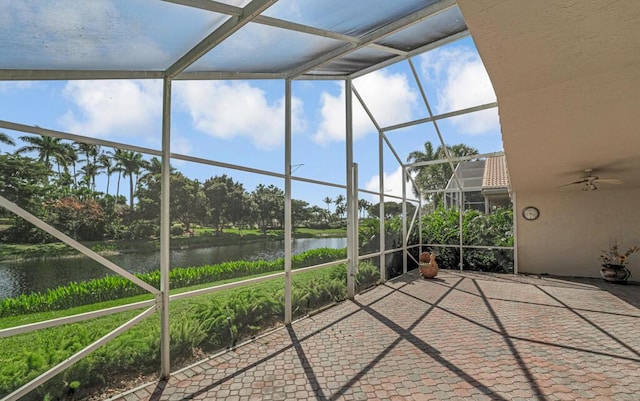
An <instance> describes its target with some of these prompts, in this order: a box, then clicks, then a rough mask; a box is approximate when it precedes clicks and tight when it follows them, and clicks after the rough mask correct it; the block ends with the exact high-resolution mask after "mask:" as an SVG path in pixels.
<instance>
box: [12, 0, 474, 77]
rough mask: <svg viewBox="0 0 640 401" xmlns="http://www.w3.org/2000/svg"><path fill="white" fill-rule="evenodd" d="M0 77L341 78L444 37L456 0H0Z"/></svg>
mask: <svg viewBox="0 0 640 401" xmlns="http://www.w3.org/2000/svg"><path fill="white" fill-rule="evenodd" d="M0 4H2V10H3V11H2V16H0V21H2V23H0V31H1V32H2V33H1V34H0V54H2V57H1V58H0V80H44V79H53V80H58V79H60V80H71V79H139V78H156V79H160V78H170V79H185V80H189V79H285V78H290V79H345V78H347V77H351V78H355V77H358V76H361V75H364V74H366V73H368V72H371V71H374V70H377V69H380V68H383V67H385V66H387V65H390V64H393V63H396V62H398V61H401V60H404V59H407V58H408V57H411V56H412V55H415V54H419V53H422V52H425V51H426V50H429V49H431V48H435V47H438V46H441V45H443V44H445V43H447V42H449V41H453V40H455V39H458V38H460V37H462V36H465V35H466V34H467V26H466V24H465V21H464V19H463V17H462V14H461V12H460V10H459V8H458V6H457V4H456V2H455V1H453V0H443V1H437V0H393V1H389V0H349V1H344V0H280V1H277V0H253V1H247V0H224V1H209V0H166V1H161V0H92V1H76V0H56V1H38V0H22V1H14V0H0Z"/></svg>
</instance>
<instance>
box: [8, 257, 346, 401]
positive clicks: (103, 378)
mask: <svg viewBox="0 0 640 401" xmlns="http://www.w3.org/2000/svg"><path fill="white" fill-rule="evenodd" d="M343 268H346V267H345V266H344V265H342V266H340V267H333V268H324V269H319V270H314V271H310V272H304V273H300V274H297V275H294V276H293V278H292V280H293V288H294V302H293V304H294V308H295V311H294V316H300V314H305V313H307V312H306V311H308V310H309V308H315V309H317V308H320V307H322V306H324V305H327V304H329V303H332V302H335V300H336V299H338V300H339V299H344V296H345V294H346V293H345V291H346V289H345V288H343V287H344V285H343V284H341V282H340V280H339V279H338V280H336V278H335V277H336V269H343ZM345 274H346V273H345ZM245 278H247V277H243V278H242V279H245ZM230 281H234V280H225V281H220V282H216V283H209V284H206V285H199V286H194V287H188V288H182V289H179V290H176V291H175V292H178V291H189V290H193V289H198V288H202V287H205V286H211V285H213V284H223V283H226V282H230ZM283 290H284V279H283V278H276V279H271V280H267V281H265V282H261V283H256V284H250V285H246V286H243V287H239V288H232V289H226V290H222V291H219V292H216V293H210V294H204V295H200V296H197V297H194V298H188V299H181V300H176V301H173V302H171V307H170V314H171V355H172V369H173V370H175V369H177V368H179V367H180V366H182V365H183V364H185V363H189V362H191V361H192V358H193V350H194V349H202V350H203V351H205V352H213V351H215V350H219V349H223V348H224V347H225V346H229V345H230V344H232V343H235V342H236V341H242V340H243V339H246V338H248V337H250V336H252V335H256V334H257V333H260V332H263V331H265V330H268V329H270V328H273V327H274V324H278V322H280V324H281V323H282V312H283V306H282V294H283ZM175 292H172V293H175ZM144 299H149V296H147V295H142V296H137V297H131V298H126V299H119V300H115V301H111V302H103V303H100V304H94V305H87V306H84V307H78V308H72V309H68V310H62V311H55V312H46V313H38V314H31V315H23V316H19V317H10V318H4V319H1V320H0V327H11V326H15V325H17V324H27V323H33V322H37V321H41V320H42V319H51V318H56V317H62V316H68V315H72V314H76V313H82V312H87V311H90V310H96V309H100V308H104V307H112V306H116V305H121V304H127V303H132V302H137V301H140V300H144ZM140 312H141V310H134V311H127V312H121V313H117V314H114V315H110V316H104V317H99V318H95V319H91V320H89V321H85V322H80V323H74V324H68V325H64V326H58V327H52V328H48V329H43V330H38V331H35V332H31V333H26V334H21V335H17V336H13V337H9V338H2V339H0V360H1V361H2V364H0V397H2V396H4V395H6V394H8V393H9V392H11V391H12V390H14V389H16V388H18V387H19V386H21V385H22V384H24V383H26V382H27V381H28V380H31V379H33V378H34V377H36V376H37V375H38V374H40V373H42V372H43V371H45V370H47V369H49V368H51V367H52V366H54V365H55V364H57V363H59V362H61V361H62V360H64V359H65V358H68V357H69V356H70V355H72V354H73V353H75V352H77V351H79V350H80V349H82V348H83V347H85V346H87V345H88V344H90V343H91V342H93V341H95V340H97V339H98V338H100V337H101V336H103V335H105V334H106V333H108V332H109V331H111V330H113V329H114V328H116V327H117V326H118V325H121V324H123V323H124V322H126V321H127V320H129V319H131V318H132V317H134V316H135V315H137V314H138V313H140ZM159 341H160V322H159V314H157V313H156V314H154V315H153V316H152V317H150V318H147V319H145V320H144V321H142V322H140V323H138V324H137V325H136V326H134V327H133V328H131V329H129V330H128V331H127V332H125V333H123V334H121V335H120V336H118V337H117V338H116V339H114V340H113V341H111V342H110V343H109V344H107V345H105V346H103V347H101V348H100V349H98V350H97V351H95V352H93V353H92V354H91V355H89V356H88V357H86V358H84V359H83V360H82V361H80V362H79V363H78V364H76V365H74V366H73V367H72V368H70V369H68V370H67V371H65V372H63V373H62V374H60V375H58V376H56V378H54V379H52V380H51V381H50V382H48V383H47V385H46V386H45V387H43V388H40V389H39V390H37V394H36V398H34V399H47V394H49V399H56V397H60V396H61V395H62V396H63V395H64V394H65V392H66V391H68V388H69V386H70V385H71V383H74V385H77V386H78V388H79V389H80V390H81V391H85V392H89V393H91V392H98V393H99V392H100V391H101V390H100V388H103V387H104V386H108V385H109V384H110V383H112V381H113V380H115V381H116V382H117V381H118V379H121V378H123V377H126V375H132V377H136V376H138V375H140V374H152V373H154V372H156V371H157V370H158V369H159V345H160V344H159Z"/></svg>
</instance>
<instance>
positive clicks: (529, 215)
mask: <svg viewBox="0 0 640 401" xmlns="http://www.w3.org/2000/svg"><path fill="white" fill-rule="evenodd" d="M539 216H540V211H539V210H538V208H536V207H533V206H527V207H525V208H524V210H523V211H522V217H524V218H525V219H527V220H535V219H537V218H538V217H539Z"/></svg>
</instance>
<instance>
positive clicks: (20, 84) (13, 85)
mask: <svg viewBox="0 0 640 401" xmlns="http://www.w3.org/2000/svg"><path fill="white" fill-rule="evenodd" d="M36 85H37V83H36V82H34V81H3V82H0V93H8V92H12V91H20V90H26V89H31V88H33V87H35V86H36Z"/></svg>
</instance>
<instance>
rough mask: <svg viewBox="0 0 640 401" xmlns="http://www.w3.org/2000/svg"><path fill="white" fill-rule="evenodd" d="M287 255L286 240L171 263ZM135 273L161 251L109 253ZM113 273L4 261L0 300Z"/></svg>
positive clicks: (188, 253) (91, 264)
mask: <svg viewBox="0 0 640 401" xmlns="http://www.w3.org/2000/svg"><path fill="white" fill-rule="evenodd" d="M346 246H347V239H346V238H300V239H294V240H293V244H292V252H293V254H298V253H301V252H304V251H308V250H310V249H316V248H336V249H340V248H345V247H346ZM283 256H284V241H258V242H252V243H245V244H238V245H223V246H215V247H208V248H197V249H183V250H181V249H178V250H172V251H171V253H170V266H171V267H172V268H173V267H189V266H201V265H205V264H215V263H221V262H227V261H232V260H273V259H277V258H280V257H283ZM106 258H107V259H109V260H111V261H112V262H114V263H116V264H117V265H118V266H120V267H122V268H124V269H126V270H128V271H130V272H132V273H146V272H149V271H153V270H158V269H159V268H160V252H150V253H148V252H145V253H127V254H122V255H112V256H106ZM109 274H112V272H111V271H110V270H109V269H107V268H105V267H104V266H102V265H100V264H99V263H97V262H95V261H93V260H91V259H89V258H86V257H70V258H47V259H30V260H19V261H3V262H0V299H2V298H7V297H15V296H18V295H20V294H25V293H30V292H35V291H46V290H47V289H48V288H55V287H58V286H60V285H65V284H68V283H70V282H72V281H76V282H79V281H86V280H91V279H94V278H100V277H104V276H107V275H109Z"/></svg>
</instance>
